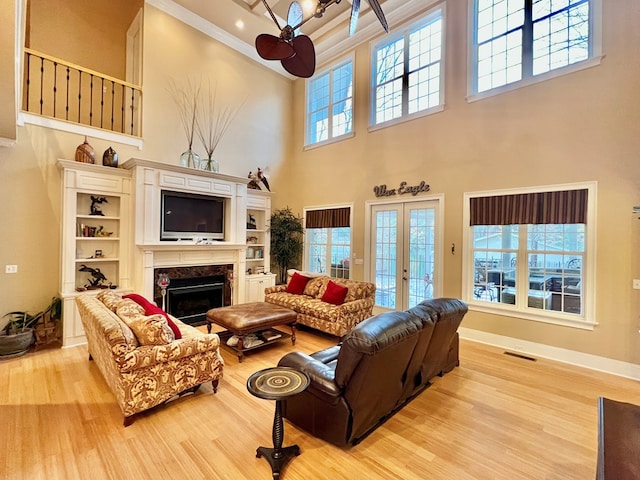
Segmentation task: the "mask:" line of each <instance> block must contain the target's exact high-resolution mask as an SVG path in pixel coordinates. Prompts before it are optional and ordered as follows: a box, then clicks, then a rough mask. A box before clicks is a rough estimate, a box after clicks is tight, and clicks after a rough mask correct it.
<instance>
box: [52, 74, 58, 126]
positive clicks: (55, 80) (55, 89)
mask: <svg viewBox="0 0 640 480" xmlns="http://www.w3.org/2000/svg"><path fill="white" fill-rule="evenodd" d="M57 94H58V62H53V118H56V103H57V102H56V95H57Z"/></svg>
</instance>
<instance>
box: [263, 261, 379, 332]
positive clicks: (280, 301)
mask: <svg viewBox="0 0 640 480" xmlns="http://www.w3.org/2000/svg"><path fill="white" fill-rule="evenodd" d="M296 273H297V274H299V275H302V276H308V277H309V280H308V281H307V282H306V285H304V290H303V291H302V293H300V294H298V293H291V292H290V291H287V290H288V289H289V290H291V288H290V285H291V281H292V279H293V276H294V275H295V274H296ZM287 274H288V282H287V285H276V286H275V287H268V288H266V289H265V292H264V293H265V302H268V303H273V304H274V305H280V306H282V307H286V308H289V309H291V310H294V311H295V312H296V313H297V314H298V317H297V322H298V324H302V325H306V326H308V327H312V328H315V329H317V330H321V331H323V332H326V333H329V334H331V335H335V336H337V337H342V336H343V335H346V334H347V333H349V332H350V331H351V329H353V327H355V326H356V325H357V324H358V323H360V322H362V321H363V320H365V319H367V318H369V317H370V316H371V313H372V311H373V305H374V303H375V292H376V286H375V284H373V283H369V282H361V281H356V280H348V279H343V278H332V277H329V276H327V275H317V274H309V273H306V272H297V271H289V272H287ZM312 275H315V276H312ZM330 282H331V283H332V284H337V285H339V286H341V287H346V289H347V292H346V296H345V298H344V301H343V303H341V304H334V303H329V302H327V301H323V297H325V294H326V293H327V289H328V287H329V283H330Z"/></svg>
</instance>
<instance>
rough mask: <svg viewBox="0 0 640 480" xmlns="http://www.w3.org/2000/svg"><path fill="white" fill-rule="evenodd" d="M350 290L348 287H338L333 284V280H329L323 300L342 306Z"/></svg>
mask: <svg viewBox="0 0 640 480" xmlns="http://www.w3.org/2000/svg"><path fill="white" fill-rule="evenodd" d="M348 292H349V289H348V288H347V287H343V286H342V285H338V284H337V283H335V282H333V280H329V283H327V289H326V290H325V291H324V294H323V295H322V298H321V300H322V301H323V302H327V303H333V304H334V305H342V304H343V303H344V299H345V298H347V293H348Z"/></svg>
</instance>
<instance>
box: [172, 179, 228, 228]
mask: <svg viewBox="0 0 640 480" xmlns="http://www.w3.org/2000/svg"><path fill="white" fill-rule="evenodd" d="M224 204H225V199H224V198H220V197H214V196H210V195H198V194H195V193H184V192H173V191H169V190H162V191H161V206H162V214H161V215H162V216H161V218H160V240H194V239H196V238H198V239H203V240H224Z"/></svg>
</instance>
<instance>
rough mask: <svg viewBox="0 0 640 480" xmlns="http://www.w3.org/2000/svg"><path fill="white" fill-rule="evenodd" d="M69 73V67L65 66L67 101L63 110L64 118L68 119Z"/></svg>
mask: <svg viewBox="0 0 640 480" xmlns="http://www.w3.org/2000/svg"><path fill="white" fill-rule="evenodd" d="M70 73H71V70H70V69H69V67H67V103H66V105H65V110H66V114H65V120H69V75H70Z"/></svg>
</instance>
